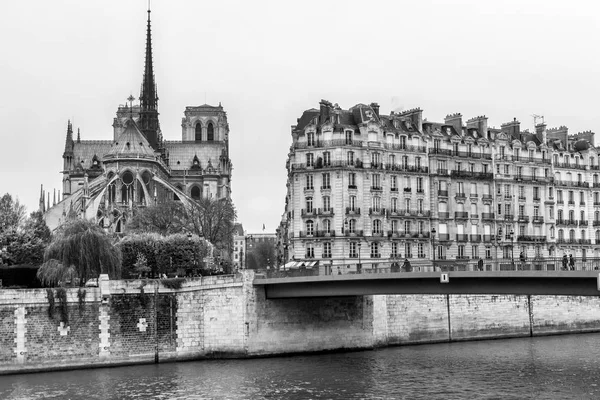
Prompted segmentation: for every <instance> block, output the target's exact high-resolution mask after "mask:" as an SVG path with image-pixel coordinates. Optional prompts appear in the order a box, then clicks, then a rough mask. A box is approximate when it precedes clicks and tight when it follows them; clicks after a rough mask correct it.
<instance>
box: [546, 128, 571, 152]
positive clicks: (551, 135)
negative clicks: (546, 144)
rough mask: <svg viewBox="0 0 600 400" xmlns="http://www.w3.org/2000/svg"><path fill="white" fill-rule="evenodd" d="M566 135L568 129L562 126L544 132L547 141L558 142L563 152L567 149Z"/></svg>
mask: <svg viewBox="0 0 600 400" xmlns="http://www.w3.org/2000/svg"><path fill="white" fill-rule="evenodd" d="M568 135H569V129H568V128H567V127H566V126H564V125H561V126H559V127H558V128H550V129H547V130H546V136H547V138H548V140H552V141H554V140H559V141H560V143H561V144H562V146H563V148H564V149H565V150H566V149H567V148H568V139H567V137H568Z"/></svg>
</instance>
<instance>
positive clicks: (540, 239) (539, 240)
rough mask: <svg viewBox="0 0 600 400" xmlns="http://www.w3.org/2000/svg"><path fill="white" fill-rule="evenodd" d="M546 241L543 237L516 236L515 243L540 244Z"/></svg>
mask: <svg viewBox="0 0 600 400" xmlns="http://www.w3.org/2000/svg"><path fill="white" fill-rule="evenodd" d="M545 241H546V236H544V235H519V236H517V242H535V243H542V242H545Z"/></svg>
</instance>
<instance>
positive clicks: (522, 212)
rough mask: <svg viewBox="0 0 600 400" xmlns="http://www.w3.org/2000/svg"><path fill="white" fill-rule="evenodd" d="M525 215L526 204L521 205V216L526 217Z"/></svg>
mask: <svg viewBox="0 0 600 400" xmlns="http://www.w3.org/2000/svg"><path fill="white" fill-rule="evenodd" d="M524 216H525V206H524V205H522V204H521V205H519V217H524Z"/></svg>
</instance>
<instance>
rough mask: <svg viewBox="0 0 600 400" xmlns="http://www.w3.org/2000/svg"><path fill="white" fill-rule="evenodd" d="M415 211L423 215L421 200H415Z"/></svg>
mask: <svg viewBox="0 0 600 400" xmlns="http://www.w3.org/2000/svg"><path fill="white" fill-rule="evenodd" d="M417 211H418V212H419V214H423V199H419V200H417Z"/></svg>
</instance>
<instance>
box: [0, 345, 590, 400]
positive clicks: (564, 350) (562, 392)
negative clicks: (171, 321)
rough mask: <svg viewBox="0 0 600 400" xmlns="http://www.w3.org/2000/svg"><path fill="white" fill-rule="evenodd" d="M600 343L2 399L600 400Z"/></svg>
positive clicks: (47, 387) (215, 366)
mask: <svg viewBox="0 0 600 400" xmlns="http://www.w3.org/2000/svg"><path fill="white" fill-rule="evenodd" d="M599 385H600V334H586V335H570V336H554V337H543V338H535V339H529V338H527V339H511V340H492V341H480V342H464V343H451V344H434V345H433V344H432V345H422V346H407V347H393V348H385V349H381V350H375V351H363V352H354V353H338V354H324V355H323V354H322V355H311V356H296V357H276V358H264V359H252V360H223V361H221V360H215V361H199V362H183V363H177V364H160V365H145V366H134V367H121V368H105V369H94V370H81V371H66V372H51V373H41V374H26V375H15V376H4V377H0V399H470V400H471V399H599V398H600V386H599Z"/></svg>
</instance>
